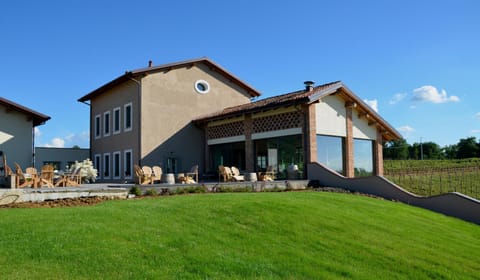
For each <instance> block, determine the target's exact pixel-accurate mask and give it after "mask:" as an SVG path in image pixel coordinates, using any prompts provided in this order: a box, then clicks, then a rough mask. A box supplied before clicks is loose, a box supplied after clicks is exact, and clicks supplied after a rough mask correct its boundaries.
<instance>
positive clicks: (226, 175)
mask: <svg viewBox="0 0 480 280" xmlns="http://www.w3.org/2000/svg"><path fill="white" fill-rule="evenodd" d="M218 172H219V175H220V177H221V178H222V179H223V181H224V182H231V181H233V174H232V169H230V167H228V166H223V165H220V166H219V167H218Z"/></svg>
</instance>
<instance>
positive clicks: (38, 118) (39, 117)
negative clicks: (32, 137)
mask: <svg viewBox="0 0 480 280" xmlns="http://www.w3.org/2000/svg"><path fill="white" fill-rule="evenodd" d="M0 104H2V105H3V106H5V107H7V108H9V109H11V110H15V111H17V112H20V113H23V114H25V115H27V116H29V117H31V118H32V120H33V126H37V125H41V124H43V123H44V122H46V121H48V120H49V119H50V117H49V116H47V115H44V114H41V113H39V112H37V111H34V110H32V109H30V108H27V107H25V106H22V105H20V104H18V103H15V102H13V101H10V100H8V99H6V98H3V97H0Z"/></svg>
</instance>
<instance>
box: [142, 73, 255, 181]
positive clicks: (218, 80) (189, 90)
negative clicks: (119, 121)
mask: <svg viewBox="0 0 480 280" xmlns="http://www.w3.org/2000/svg"><path fill="white" fill-rule="evenodd" d="M197 80H205V81H207V82H208V83H209V85H210V91H209V92H208V93H206V94H200V93H198V92H197V91H196V90H195V88H194V85H195V81H197ZM249 101H250V95H248V94H247V92H246V91H245V90H244V89H243V88H240V87H239V86H237V85H236V84H234V83H232V82H231V81H229V80H228V79H226V78H225V77H224V76H223V75H220V74H218V73H216V72H214V71H211V70H210V69H209V68H207V67H205V66H204V65H203V64H196V65H195V66H192V67H184V68H178V69H173V70H170V71H168V72H158V73H153V74H150V75H148V76H146V77H144V78H143V79H142V109H141V110H142V129H141V133H142V158H144V162H145V164H149V165H153V164H159V165H161V166H164V167H165V165H166V161H167V158H168V157H174V158H176V159H177V160H178V168H177V171H178V172H182V171H187V170H189V169H190V167H191V166H193V165H197V164H198V165H200V170H203V163H204V156H205V151H204V147H205V137H204V134H203V131H202V130H201V129H200V128H197V127H196V126H194V125H193V124H192V122H191V121H192V120H193V119H195V118H198V117H200V116H204V115H207V114H210V113H213V112H217V111H219V110H222V109H224V108H226V107H230V106H235V105H240V104H244V103H248V102H249Z"/></svg>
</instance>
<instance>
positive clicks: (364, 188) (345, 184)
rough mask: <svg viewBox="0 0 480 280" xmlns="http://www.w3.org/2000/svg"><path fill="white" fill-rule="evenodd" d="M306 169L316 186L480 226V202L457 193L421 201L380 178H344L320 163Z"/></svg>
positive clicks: (419, 198)
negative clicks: (404, 205)
mask: <svg viewBox="0 0 480 280" xmlns="http://www.w3.org/2000/svg"><path fill="white" fill-rule="evenodd" d="M307 168H308V174H309V179H310V180H314V181H316V182H318V184H319V186H325V187H335V188H343V189H347V190H350V191H356V192H361V193H365V194H372V195H376V196H380V197H383V198H386V199H390V200H398V201H401V202H404V203H407V204H410V205H414V206H418V207H422V208H425V209H429V210H432V211H435V212H439V213H442V214H445V215H447V216H452V217H456V218H459V219H462V220H465V221H469V222H472V223H476V224H480V201H478V200H476V199H474V198H471V197H469V196H466V195H463V194H460V193H448V194H441V195H437V196H431V197H423V196H419V195H415V194H413V193H410V192H408V191H406V190H404V189H402V188H401V187H400V186H397V185H395V184H394V183H392V182H390V181H389V180H387V179H385V178H383V177H379V176H371V177H361V178H347V177H344V176H342V175H339V174H338V173H337V172H335V171H333V170H331V169H329V168H328V167H326V166H324V165H322V164H320V163H310V164H308V167H307Z"/></svg>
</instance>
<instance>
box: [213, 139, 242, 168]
mask: <svg viewBox="0 0 480 280" xmlns="http://www.w3.org/2000/svg"><path fill="white" fill-rule="evenodd" d="M209 148H210V168H211V170H214V171H217V170H218V166H219V165H224V166H228V167H232V166H235V167H237V168H239V169H240V170H245V142H235V143H226V144H219V145H211V146H210V147H209Z"/></svg>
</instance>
